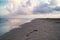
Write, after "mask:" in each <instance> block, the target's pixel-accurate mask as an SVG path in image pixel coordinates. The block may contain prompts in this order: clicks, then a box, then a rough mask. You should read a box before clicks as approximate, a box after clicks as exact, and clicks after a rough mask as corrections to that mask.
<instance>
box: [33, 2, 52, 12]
mask: <svg viewBox="0 0 60 40" xmlns="http://www.w3.org/2000/svg"><path fill="white" fill-rule="evenodd" d="M50 12H53V8H51V7H49V5H48V4H47V3H44V4H41V5H39V6H37V7H36V8H35V9H34V10H33V13H50Z"/></svg>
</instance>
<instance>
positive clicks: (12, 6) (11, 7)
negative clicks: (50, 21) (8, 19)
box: [0, 0, 60, 16]
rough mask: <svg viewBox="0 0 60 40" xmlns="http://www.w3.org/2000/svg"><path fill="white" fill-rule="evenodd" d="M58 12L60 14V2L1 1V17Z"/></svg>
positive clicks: (57, 0) (46, 0)
mask: <svg viewBox="0 0 60 40" xmlns="http://www.w3.org/2000/svg"><path fill="white" fill-rule="evenodd" d="M56 12H60V0H0V16H5V15H8V16H11V15H12V16H13V15H22V14H23V15H27V14H28V15H30V14H31V15H32V14H49V13H51V14H53V13H56ZM57 14H58V13H57Z"/></svg>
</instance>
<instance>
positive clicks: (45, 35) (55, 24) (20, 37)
mask: <svg viewBox="0 0 60 40" xmlns="http://www.w3.org/2000/svg"><path fill="white" fill-rule="evenodd" d="M20 26H21V27H22V28H16V29H13V30H11V31H10V32H8V33H6V34H4V35H2V36H1V37H0V40H60V19H49V18H47V19H40V18H37V19H34V20H32V21H31V22H29V23H25V24H23V25H20Z"/></svg>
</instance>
